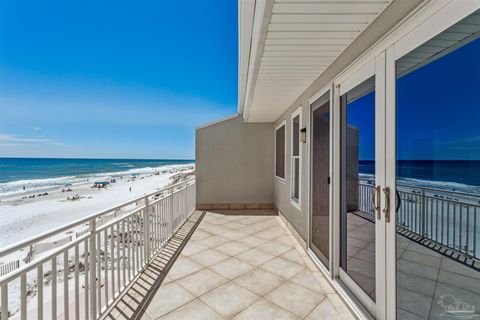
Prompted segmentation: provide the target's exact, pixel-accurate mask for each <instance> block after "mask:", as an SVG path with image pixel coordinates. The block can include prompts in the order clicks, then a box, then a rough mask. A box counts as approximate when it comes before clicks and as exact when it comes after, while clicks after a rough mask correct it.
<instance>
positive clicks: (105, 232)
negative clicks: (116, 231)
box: [103, 228, 108, 306]
mask: <svg viewBox="0 0 480 320" xmlns="http://www.w3.org/2000/svg"><path fill="white" fill-rule="evenodd" d="M107 231H108V228H107V229H105V230H104V231H103V259H104V260H105V262H104V264H103V265H104V268H105V270H104V271H103V272H104V275H103V278H104V285H103V287H104V289H105V290H104V292H105V306H107V305H108V246H107V234H108V233H107Z"/></svg>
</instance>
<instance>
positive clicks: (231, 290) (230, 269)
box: [142, 212, 354, 320]
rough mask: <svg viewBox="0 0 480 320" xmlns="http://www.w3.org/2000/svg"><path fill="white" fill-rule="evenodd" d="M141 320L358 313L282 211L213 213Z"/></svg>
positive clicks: (344, 316) (326, 316) (349, 316)
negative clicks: (311, 256) (313, 258)
mask: <svg viewBox="0 0 480 320" xmlns="http://www.w3.org/2000/svg"><path fill="white" fill-rule="evenodd" d="M142 319H147V320H153V319H189V320H194V319H201V320H207V319H261V320H265V319H276V320H280V319H354V317H353V316H352V314H351V313H350V311H349V309H348V308H347V307H346V306H345V304H344V303H343V301H342V300H341V299H340V297H339V296H338V295H337V294H336V293H335V291H334V290H333V288H332V287H331V286H330V284H329V283H328V281H327V280H326V279H325V278H324V276H323V275H322V274H321V273H320V272H319V271H318V270H317V269H316V268H315V266H314V265H313V263H312V262H311V261H310V259H309V258H308V257H307V255H306V254H305V252H304V251H303V250H302V249H301V247H300V246H299V245H298V243H297V242H296V241H295V239H294V238H293V236H292V235H291V234H290V233H289V231H288V229H287V228H286V227H285V226H284V225H283V224H282V222H281V220H280V218H279V217H278V216H251V215H248V216H247V215H246V216H242V215H233V216H232V215H222V214H218V213H211V212H208V213H206V215H205V216H204V218H203V220H202V221H201V223H200V225H199V226H198V227H197V229H196V230H195V232H194V233H193V235H192V236H191V238H190V240H189V241H188V243H187V244H186V246H185V247H184V249H183V250H182V252H181V254H180V256H179V257H178V259H177V260H176V262H175V263H174V264H173V266H172V268H171V269H170V271H169V272H168V274H167V275H166V278H165V279H164V281H163V283H162V284H161V286H160V288H159V289H158V290H157V291H156V293H155V295H154V296H153V298H152V300H151V302H150V304H149V305H148V306H147V307H146V309H145V312H144V314H143V318H142Z"/></svg>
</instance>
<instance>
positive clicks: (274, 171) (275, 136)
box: [273, 120, 287, 183]
mask: <svg viewBox="0 0 480 320" xmlns="http://www.w3.org/2000/svg"><path fill="white" fill-rule="evenodd" d="M281 127H285V130H284V133H283V134H284V137H283V176H284V177H283V178H282V177H279V176H277V131H278V129H280V128H281ZM273 136H274V141H273V147H274V153H273V176H274V177H275V178H276V179H278V180H280V181H281V182H283V183H285V178H286V175H287V170H286V165H287V121H286V120H283V121H282V122H280V123H279V124H278V126H276V127H275V131H274V133H273Z"/></svg>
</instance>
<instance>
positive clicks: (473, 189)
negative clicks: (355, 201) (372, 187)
mask: <svg viewBox="0 0 480 320" xmlns="http://www.w3.org/2000/svg"><path fill="white" fill-rule="evenodd" d="M358 176H359V177H360V179H365V180H369V181H372V180H374V179H375V175H374V174H368V173H359V175H358ZM397 182H398V184H400V185H403V186H408V187H411V188H427V189H438V190H441V191H443V190H444V191H450V192H451V191H454V192H461V193H468V194H480V186H474V185H469V184H464V183H459V182H453V181H436V180H426V179H417V178H404V177H399V178H398V179H397Z"/></svg>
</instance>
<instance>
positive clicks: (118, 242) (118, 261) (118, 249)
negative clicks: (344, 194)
mask: <svg viewBox="0 0 480 320" xmlns="http://www.w3.org/2000/svg"><path fill="white" fill-rule="evenodd" d="M116 225H117V228H116V229H117V234H116V237H115V239H116V241H115V242H116V243H115V245H116V247H117V250H116V251H117V285H118V293H120V289H121V288H122V283H121V282H120V223H117V224H116ZM114 296H115V298H116V297H117V296H118V294H114Z"/></svg>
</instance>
